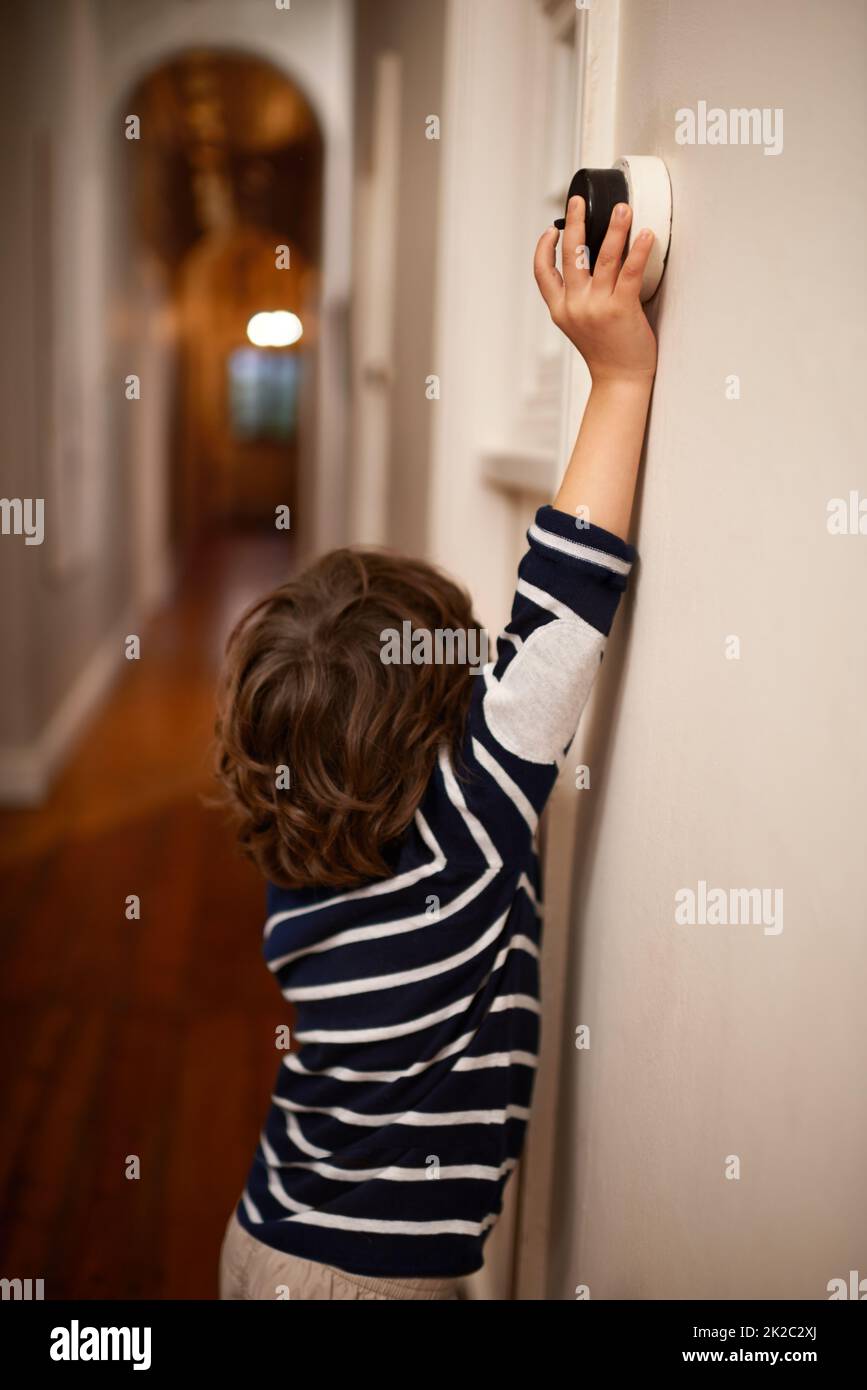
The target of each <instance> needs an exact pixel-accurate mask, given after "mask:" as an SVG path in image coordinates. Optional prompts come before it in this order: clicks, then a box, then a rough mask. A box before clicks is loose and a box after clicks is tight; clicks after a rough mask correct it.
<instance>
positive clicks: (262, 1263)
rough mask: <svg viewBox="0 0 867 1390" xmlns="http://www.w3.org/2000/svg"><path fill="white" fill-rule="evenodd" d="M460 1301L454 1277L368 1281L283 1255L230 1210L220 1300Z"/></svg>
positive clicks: (221, 1265)
mask: <svg viewBox="0 0 867 1390" xmlns="http://www.w3.org/2000/svg"><path fill="white" fill-rule="evenodd" d="M287 1297H288V1298H289V1299H328V1300H335V1299H346V1298H348V1299H361V1298H366V1299H386V1300H388V1299H405V1298H439V1299H454V1298H461V1297H462V1294H461V1292H460V1281H459V1280H458V1279H368V1278H366V1277H364V1276H363V1275H360V1274H346V1273H345V1272H344V1271H343V1270H342V1269H333V1268H332V1267H331V1265H322V1264H318V1263H317V1262H316V1261H315V1260H303V1259H301V1258H299V1257H298V1256H297V1255H284V1253H283V1251H282V1250H274V1249H272V1247H271V1246H270V1245H263V1244H262V1242H261V1241H260V1240H254V1238H253V1237H252V1236H251V1235H250V1234H249V1233H248V1232H247V1231H245V1230H244V1227H243V1226H242V1225H241V1223H240V1221H239V1220H238V1218H237V1216H236V1215H235V1213H234V1212H232V1215H231V1217H230V1218H229V1224H228V1225H227V1227H226V1234H225V1235H224V1237H223V1245H222V1249H221V1251H220V1298H221V1299H227V1300H232V1301H234V1302H238V1301H239V1300H245V1299H280V1298H287Z"/></svg>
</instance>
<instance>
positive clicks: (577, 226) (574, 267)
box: [563, 193, 590, 293]
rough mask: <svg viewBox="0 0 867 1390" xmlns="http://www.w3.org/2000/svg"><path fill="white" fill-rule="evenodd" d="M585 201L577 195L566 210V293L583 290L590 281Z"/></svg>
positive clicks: (564, 244)
mask: <svg viewBox="0 0 867 1390" xmlns="http://www.w3.org/2000/svg"><path fill="white" fill-rule="evenodd" d="M584 212H585V208H584V199H583V198H582V197H581V195H580V193H576V194H575V196H574V197H573V198H570V199H569V206H568V208H567V209H566V230H565V231H564V233H563V278H564V280H565V281H566V291H567V293H568V291H569V290H574V289H580V288H583V286H584V285H586V284H587V281H588V280H589V279H590V258H589V255H588V251H587V246H586V244H585V240H584V238H585V231H584Z"/></svg>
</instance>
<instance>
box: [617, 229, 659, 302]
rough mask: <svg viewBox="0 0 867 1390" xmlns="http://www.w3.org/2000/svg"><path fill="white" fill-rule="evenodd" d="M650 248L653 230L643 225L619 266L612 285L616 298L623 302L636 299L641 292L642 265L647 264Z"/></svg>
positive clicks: (651, 247) (651, 246)
mask: <svg viewBox="0 0 867 1390" xmlns="http://www.w3.org/2000/svg"><path fill="white" fill-rule="evenodd" d="M652 250H653V232H651V231H650V229H649V228H648V227H644V228H642V230H641V231H640V232H639V233H638V236H637V237H636V238H635V240H634V241H633V243H632V246H631V248H630V251H629V255H628V256H627V257H626V260H625V261H624V262H623V265H622V266H621V268H620V274H619V275H618V277H617V284H616V285H615V287H614V295H615V298H616V299H620V300H623V301H624V302H626V301H627V300H637V299H638V297H639V295H640V293H641V282H642V280H643V279H644V267H645V266H646V265H647V259H648V257H649V255H650V253H651V251H652Z"/></svg>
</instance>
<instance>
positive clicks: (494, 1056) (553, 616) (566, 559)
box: [218, 197, 656, 1299]
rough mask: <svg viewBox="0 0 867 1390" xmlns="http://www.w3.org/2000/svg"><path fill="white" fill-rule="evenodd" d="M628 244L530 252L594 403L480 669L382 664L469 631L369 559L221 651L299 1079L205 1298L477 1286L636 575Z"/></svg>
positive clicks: (239, 634)
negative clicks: (612, 647)
mask: <svg viewBox="0 0 867 1390" xmlns="http://www.w3.org/2000/svg"><path fill="white" fill-rule="evenodd" d="M630 216H631V213H630V210H629V208H628V207H627V206H626V205H625V204H620V205H619V206H618V207H617V208H615V210H614V213H613V215H612V219H611V224H610V226H609V228H608V231H607V234H606V237H605V241H604V243H603V246H602V248H601V251H600V254H599V257H598V259H597V263H596V266H595V269H594V272H593V274H592V275H591V274H590V273H589V271H588V270H587V269H586V268H584V264H585V262H584V259H583V257H582V255H581V249H582V248H583V246H584V238H585V229H584V204H583V200H582V199H581V198H580V197H576V198H573V199H572V200H571V201H570V205H569V209H568V214H567V219H566V226H565V232H564V242H563V258H562V259H563V278H561V276H560V274H559V273H558V271H557V269H556V244H557V239H558V233H557V231H556V229H555V228H553V227H552V228H549V230H548V231H546V232H545V233H544V235H543V236H542V238H541V239H540V241H539V245H538V248H537V252H536V263H535V271H536V279H537V282H538V284H539V288H540V290H541V293H542V295H543V297H544V299H545V301H546V303H547V305H548V307H549V310H550V312H551V317H552V319H553V321H554V322H555V324H556V325H557V326H558V327H559V328H560V329H561V330H562V331H563V332H564V333H565V334H566V335H567V336H568V337H569V338H570V339H571V341H572V342H573V343H574V344H575V346H576V347H577V348H578V349H579V351H580V352H581V353H582V355H583V357H584V358H585V360H586V362H587V365H588V368H589V370H590V374H591V377H592V382H593V385H592V390H591V393H590V398H589V401H588V404H587V407H586V410H585V412H584V418H583V422H582V425H581V430H580V433H579V436H578V439H577V442H576V444H575V448H574V450H573V453H572V458H571V460H570V463H569V467H568V470H567V472H566V476H565V478H564V480H563V483H562V485H561V487H560V490H559V492H558V493H557V497H556V500H555V502H554V505H553V507H551V506H546V507H542V508H541V509H540V510H539V512H538V513H537V516H536V520H535V523H534V524H533V525H532V526H531V527H530V529H529V531H528V539H529V544H530V548H529V550H528V552H527V554H526V555H525V557H524V559H523V560H522V562H521V565H520V568H519V572H518V586H517V593H516V595H515V601H514V606H513V609H512V617H511V620H510V622H509V625H508V627H507V628H506V630H505V631H504V632H503V634H502V638H501V640H500V642H499V643H498V648H497V661H496V663H495V664H494V665H493V666H492V667H491V666H486V667H485V670H484V673H483V674H482V675H478V676H476V677H473V676H472V674H471V673H470V671H469V669H468V668H467V667H466V666H454V665H451V664H446V663H442V662H440V663H437V662H433V663H430V664H422V665H415V664H391V663H387V662H384V661H383V660H382V650H383V635H384V633H385V632H386V631H388V630H390V629H395V628H396V629H398V630H400V629H401V626H402V623H404V622H406V621H409V622H410V624H411V627H412V630H413V632H415V631H419V630H421V631H427V632H436V631H451V632H454V630H456V629H457V630H462V631H466V630H467V629H468V628H470V627H471V626H472V625H473V617H472V611H471V608H470V604H469V600H468V599H467V598H466V596H465V595H464V594H463V593H462V591H461V590H460V589H459V588H458V587H457V586H456V585H454V584H452V583H451V581H449V580H447V579H446V578H445V577H444V576H442V575H440V574H439V573H438V572H437V571H435V570H434V569H432V568H431V567H430V566H428V565H425V564H422V563H419V562H415V561H409V560H405V559H402V558H400V557H395V556H389V555H385V554H378V553H370V552H363V551H352V550H344V551H337V552H335V553H333V554H331V555H327V556H325V558H324V559H323V560H321V561H319V563H318V564H317V565H315V566H313V567H312V569H310V570H308V571H306V572H305V573H304V574H302V575H301V576H300V577H299V578H298V579H295V580H292V581H290V582H289V583H287V584H285V585H283V586H282V587H281V588H280V589H278V590H277V591H276V592H275V593H274V594H273V595H271V596H269V597H268V598H266V599H264V600H262V602H261V603H259V604H258V605H257V606H256V607H255V608H254V609H253V610H252V612H250V613H248V614H247V615H246V616H245V617H244V618H243V619H242V620H241V622H240V623H239V625H238V627H237V628H236V630H235V632H234V633H233V635H232V637H231V638H230V641H229V647H228V668H227V675H226V680H225V685H224V691H223V697H222V706H221V715H220V720H219V723H218V736H219V739H220V772H221V776H222V779H223V781H224V783H225V785H226V786H227V787H228V789H229V791H230V793H231V797H232V800H233V802H234V804H235V807H236V810H237V811H238V812H239V814H240V819H241V830H240V835H241V840H242V843H243V844H244V846H245V848H246V850H247V852H248V853H249V854H250V855H251V856H252V857H253V858H254V859H255V860H256V862H257V863H258V864H259V865H260V867H261V868H262V869H263V872H264V873H265V875H266V877H267V879H268V907H269V913H268V920H267V923H266V927H265V947H264V950H265V957H266V960H267V963H268V966H269V968H270V969H271V970H272V971H273V972H274V974H275V975H276V976H277V979H278V982H279V984H280V987H281V989H282V992H283V994H284V996H285V997H286V998H287V999H289V1000H291V1001H292V1003H293V1004H294V1005H295V1007H296V1010H297V1028H296V1038H297V1040H298V1042H299V1043H300V1044H301V1050H300V1052H297V1053H289V1054H287V1055H286V1057H285V1059H284V1062H283V1064H282V1066H281V1067H280V1074H279V1076H278V1079H277V1083H276V1086H275V1090H274V1094H273V1096H272V1105H271V1108H270V1111H269V1114H268V1117H267V1120H266V1123H265V1126H264V1129H263V1131H262V1135H261V1140H260V1144H259V1147H258V1150H257V1153H256V1156H255V1159H254V1162H253V1165H252V1168H251V1170H250V1174H249V1178H248V1181H247V1186H246V1188H245V1190H244V1192H243V1194H242V1196H241V1199H240V1201H239V1203H238V1205H237V1208H236V1211H235V1213H234V1214H233V1216H232V1217H231V1218H230V1221H229V1225H228V1227H227V1231H226V1235H225V1238H224V1242H223V1250H222V1256H221V1297H222V1298H228V1299H255V1298H277V1297H286V1296H287V1295H288V1296H290V1297H291V1298H295V1299H297V1298H301V1299H365V1298H366V1299H407V1298H409V1299H415V1298H422V1299H454V1298H458V1297H460V1293H459V1280H460V1278H461V1276H464V1275H466V1274H469V1273H471V1272H472V1271H473V1270H476V1269H478V1268H480V1266H481V1265H482V1263H483V1254H482V1251H483V1245H484V1241H485V1239H486V1237H487V1235H488V1233H489V1231H490V1230H491V1227H492V1226H493V1224H494V1222H495V1221H496V1218H497V1215H498V1213H499V1211H500V1209H501V1203H502V1191H503V1187H504V1185H505V1182H506V1180H507V1178H508V1176H509V1173H510V1172H511V1171H512V1170H513V1168H514V1167H515V1165H516V1162H517V1159H518V1156H519V1154H520V1151H521V1144H522V1140H523V1135H524V1130H525V1127H526V1122H527V1119H528V1115H529V1106H530V1100H531V1095H532V1089H533V1079H534V1068H535V1066H536V1057H537V1051H538V1037H539V1014H540V1009H539V1002H538V995H539V989H538V960H539V942H540V931H541V929H540V909H539V874H538V864H537V859H536V855H535V849H534V842H535V831H536V825H537V821H538V817H539V815H540V813H541V811H542V808H543V806H544V804H545V802H546V799H547V797H548V795H549V793H550V792H551V790H552V788H553V785H554V782H555V780H556V777H557V773H558V770H559V767H560V766H561V764H562V761H563V759H564V757H565V754H566V752H567V751H568V747H569V744H570V743H571V741H572V738H573V736H574V734H575V729H576V726H577V724H578V720H579V718H580V715H581V712H582V709H583V707H584V704H585V702H586V699H587V696H588V694H589V692H590V688H591V685H592V683H593V679H594V677H595V674H596V671H597V668H598V665H599V661H600V659H601V655H602V651H603V648H604V646H605V640H606V637H607V635H608V632H609V630H610V627H611V623H612V620H613V617H614V613H615V610H616V608H617V604H618V601H619V598H620V594H621V592H622V591H623V589H624V588H625V585H626V580H627V575H628V573H629V570H630V568H631V565H632V562H633V560H634V557H635V552H634V550H633V549H632V547H631V546H629V545H628V544H627V543H626V540H625V537H626V535H627V534H628V529H629V520H630V513H631V508H632V499H633V494H634V489H635V481H636V475H637V471H638V464H639V458H640V454H641V446H642V440H643V436H644V429H645V423H646V417H647V409H648V404H649V400H650V393H651V388H652V382H653V376H654V373H655V370H656V343H655V340H654V337H653V333H652V331H651V329H650V326H649V324H648V322H647V319H646V318H645V316H644V312H643V310H642V308H641V303H640V300H639V288H640V285H641V279H642V273H643V270H644V266H645V264H646V262H647V258H648V256H649V253H650V248H651V245H652V241H653V236H652V233H650V232H644V233H642V234H641V235H640V236H639V237H637V238H636V240H635V242H634V245H633V247H632V250H631V251H630V253H629V255H628V257H627V258H626V260H625V261H623V259H622V258H623V251H624V247H625V243H626V236H627V231H628V227H629V223H630ZM584 509H586V511H585V510H584ZM579 513H580V516H581V517H582V518H585V517H586V516H588V515H589V519H590V524H589V525H586V524H582V525H581V526H579V525H578V524H577V523H576V516H578V515H579ZM280 768H284V769H287V770H288V772H284V773H283V783H282V786H280V785H278V780H277V775H278V769H280ZM287 776H288V779H289V785H288V786H287V785H286V777H287Z"/></svg>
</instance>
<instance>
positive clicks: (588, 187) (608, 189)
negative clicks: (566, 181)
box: [554, 169, 629, 270]
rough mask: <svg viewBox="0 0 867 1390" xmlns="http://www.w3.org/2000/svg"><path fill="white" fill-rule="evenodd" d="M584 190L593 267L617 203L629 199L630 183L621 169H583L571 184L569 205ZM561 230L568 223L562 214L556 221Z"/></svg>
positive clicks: (582, 193)
mask: <svg viewBox="0 0 867 1390" xmlns="http://www.w3.org/2000/svg"><path fill="white" fill-rule="evenodd" d="M576 193H577V194H580V195H581V197H582V198H583V199H584V204H585V223H584V235H585V236H586V238H587V249H588V251H589V253H590V269H591V270H592V269H593V267H594V266H595V265H596V257H597V256H598V255H599V248H600V246H601V245H602V238H603V237H604V236H605V233H606V232H607V231H608V223H609V222H610V221H611V214H612V212H613V211H614V207H615V205H616V204H617V203H628V202H629V185H628V183H627V182H626V175H625V174H624V173H623V171H622V170H621V169H579V170H578V173H577V174H576V175H575V177H574V178H573V179H572V182H571V183H570V185H569V192H568V193H567V195H566V207H567V209H568V207H569V199H570V198H574V197H575V195H576ZM554 226H555V227H559V228H560V230H561V232H562V230H563V228H564V227H565V226H566V218H565V217H558V218H557V220H556V221H555V223H554Z"/></svg>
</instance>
